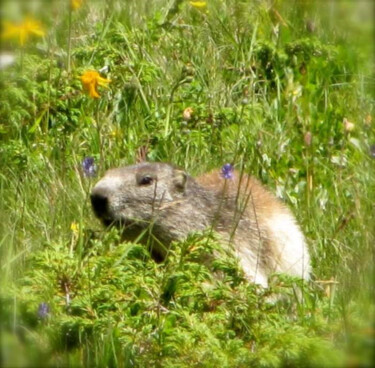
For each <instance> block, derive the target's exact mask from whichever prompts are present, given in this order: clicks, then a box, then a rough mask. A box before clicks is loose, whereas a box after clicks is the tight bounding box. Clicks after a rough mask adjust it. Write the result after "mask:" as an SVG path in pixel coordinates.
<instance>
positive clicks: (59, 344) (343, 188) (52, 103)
mask: <svg viewBox="0 0 375 368" xmlns="http://www.w3.org/2000/svg"><path fill="white" fill-rule="evenodd" d="M32 4H36V5H35V7H34V8H33V5H32ZM2 9H3V14H4V20H14V19H16V18H17V17H21V18H22V16H23V15H24V14H30V13H33V14H34V15H33V16H34V18H37V19H38V20H40V21H41V22H42V23H43V24H44V27H45V31H46V34H45V37H44V38H38V37H37V36H34V37H33V38H31V39H29V40H28V42H27V43H26V44H25V45H24V47H19V46H18V45H17V42H16V41H14V40H3V42H2V50H3V51H8V52H12V53H13V54H14V55H15V57H16V62H15V64H13V65H11V66H10V67H7V68H6V69H4V70H2V73H1V76H0V100H1V105H0V139H1V146H0V194H1V198H2V199H1V201H0V216H1V218H0V229H1V230H0V267H1V273H0V288H1V293H0V299H1V300H0V319H1V330H0V333H1V354H0V364H1V365H2V366H9V367H10V366H35V365H45V366H56V367H59V366H68V365H71V366H119V367H131V366H136V367H143V366H160V367H161V366H162V367H164V366H165V367H186V366H204V367H216V366H223V367H249V366H261V367H263V366H264V367H279V366H293V367H294V366H300V367H305V366H311V367H319V366H322V367H323V366H324V367H326V366H334V367H341V366H371V362H372V359H373V358H374V356H373V351H374V350H375V349H374V318H373V316H374V302H373V301H374V291H373V290H374V282H373V274H374V269H373V260H374V244H375V237H374V225H373V222H374V200H375V187H374V182H375V160H374V153H371V152H373V150H374V148H373V147H374V144H375V134H374V75H373V59H372V56H373V44H374V42H373V41H374V40H373V37H372V35H373V19H372V14H373V11H372V10H373V5H372V4H371V2H367V1H358V2H335V1H331V2H327V3H325V2H308V1H285V0H284V1H282V0H280V1H276V2H274V3H272V4H271V3H270V2H268V1H234V0H225V1H219V0H212V1H209V2H208V6H207V9H203V10H198V9H196V8H194V7H193V6H191V5H190V3H189V2H188V1H162V0H159V1H152V2H150V1H144V0H142V1H134V2H132V1H128V2H122V1H120V0H112V1H109V2H100V1H96V2H95V1H85V2H84V3H83V6H82V7H81V8H80V9H78V10H74V11H72V12H71V14H70V15H69V6H68V1H53V2H50V3H47V4H46V3H45V2H40V3H39V2H36V3H31V2H30V3H29V2H27V3H26V2H23V1H20V2H15V1H8V2H5V3H4V4H3V5H2ZM70 16H71V18H70V19H71V20H70V25H69V17H70ZM69 28H70V32H69ZM69 33H70V37H69ZM69 44H70V46H69ZM105 65H107V66H109V68H110V71H109V72H108V73H107V74H102V76H103V77H105V78H109V79H111V83H110V84H109V88H108V89H105V88H99V93H100V95H101V96H100V98H99V99H96V100H95V99H92V98H90V97H89V96H88V95H87V93H85V92H84V91H83V90H82V86H81V82H80V75H82V73H83V72H84V71H86V70H88V69H94V70H99V69H100V68H102V67H103V66H105ZM186 108H192V109H193V114H192V118H191V119H190V120H188V121H185V120H184V119H183V112H184V110H185V109H186ZM345 121H348V122H350V123H352V124H354V125H353V126H350V125H348V124H347V123H346V124H345ZM142 147H147V152H148V159H149V160H150V161H169V162H173V163H174V164H176V165H179V166H181V167H183V168H184V169H186V170H187V171H188V172H189V173H191V174H193V175H196V174H199V173H203V172H205V171H207V170H209V169H212V168H214V167H221V166H222V165H223V164H224V163H226V162H231V163H233V164H234V165H235V167H236V168H238V169H243V170H245V171H246V172H247V173H250V174H252V175H254V176H256V177H257V178H259V179H260V180H261V181H262V182H263V183H264V184H265V185H266V186H268V187H269V188H270V189H271V190H272V191H273V192H275V193H276V194H277V195H278V196H279V197H281V198H282V199H283V200H284V201H285V202H286V203H288V205H289V206H290V207H291V208H292V210H293V212H294V213H295V214H296V217H297V218H298V221H299V222H300V223H301V226H302V228H303V230H304V233H305V234H306V238H307V240H308V244H309V249H310V251H311V255H312V263H313V281H312V282H311V283H309V285H303V291H302V296H303V303H301V300H300V298H299V297H297V296H296V295H294V290H295V288H296V287H297V286H300V287H302V285H300V283H299V281H298V280H290V279H288V278H286V277H285V276H284V275H279V276H275V279H274V280H273V282H272V283H271V287H270V289H269V290H261V289H259V288H257V287H255V286H254V285H250V284H248V283H247V282H246V281H244V279H243V275H242V273H241V270H239V269H238V266H237V262H236V259H235V258H234V257H233V255H232V254H228V253H226V252H225V251H224V250H220V247H219V245H218V244H217V242H216V241H215V238H212V236H211V235H209V234H203V235H202V234H200V235H199V234H196V235H192V237H191V238H189V239H188V240H186V241H185V242H181V243H180V244H174V245H173V248H172V249H171V254H170V257H169V258H168V260H167V261H166V262H165V264H161V265H157V264H155V263H154V262H153V261H152V260H151V259H149V256H148V254H147V252H146V251H145V250H144V249H142V247H141V246H139V245H136V244H128V243H121V242H120V241H119V237H118V234H116V232H113V231H112V232H109V233H106V232H105V231H104V229H103V228H102V227H101V226H100V224H99V222H98V221H97V220H96V219H95V218H94V216H93V214H92V212H91V208H90V203H89V200H88V195H89V193H90V188H91V187H92V185H93V183H94V182H95V180H96V179H90V178H86V177H85V176H84V175H83V173H82V170H81V162H82V160H83V159H84V158H85V157H87V156H92V157H94V158H95V161H96V164H97V166H98V176H99V177H100V175H102V174H103V172H104V171H105V170H106V169H107V168H109V167H114V166H120V165H125V164H131V163H134V162H135V161H136V159H137V157H138V156H139V150H140V149H141V148H142ZM371 150H372V151H371ZM72 224H76V226H75V227H74V226H73V229H72ZM214 249H215V250H216V252H218V255H219V256H218V257H217V258H216V259H211V260H210V262H208V263H202V262H199V260H200V259H204V258H207V257H209V255H210V254H212V252H213V250H214ZM209 258H210V257H209ZM218 270H220V272H221V273H222V274H223V278H222V279H220V280H218V279H217V278H215V274H216V272H217V271H218ZM329 280H332V282H331V283H328V284H327V283H322V281H326V282H327V281H329ZM274 294H277V295H279V294H286V295H288V297H287V298H285V300H283V301H279V302H276V303H274V302H270V300H272V295H274ZM297 294H298V293H297ZM68 297H69V300H68V301H67V298H68ZM40 303H47V304H48V306H49V314H48V317H46V318H40V317H38V306H39V305H40Z"/></svg>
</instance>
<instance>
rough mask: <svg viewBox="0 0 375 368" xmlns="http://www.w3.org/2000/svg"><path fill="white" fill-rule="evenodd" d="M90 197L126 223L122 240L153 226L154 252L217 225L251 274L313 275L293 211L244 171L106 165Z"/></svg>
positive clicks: (113, 219) (107, 219) (108, 219)
mask: <svg viewBox="0 0 375 368" xmlns="http://www.w3.org/2000/svg"><path fill="white" fill-rule="evenodd" d="M91 201H92V205H93V209H94V212H95V214H96V215H97V217H99V218H100V219H101V220H102V222H103V223H104V224H105V225H109V224H116V225H118V226H121V227H122V228H123V229H124V232H123V233H124V238H125V239H129V240H135V239H138V238H139V237H140V235H141V234H142V232H145V229H147V228H149V229H152V233H153V236H154V237H156V238H157V239H158V242H156V243H154V244H153V245H152V252H153V255H154V256H155V258H156V259H163V258H164V257H165V255H166V253H167V248H168V246H169V244H170V242H171V241H173V240H179V239H183V238H185V237H186V236H187V235H188V234H189V233H190V232H193V231H202V230H204V229H205V228H207V227H210V226H212V227H214V229H215V230H216V231H217V232H218V233H219V234H220V235H221V237H222V241H223V244H228V243H232V244H233V246H234V248H235V250H236V252H237V255H238V257H239V260H240V263H241V265H242V267H243V269H244V271H245V273H246V275H247V277H248V278H249V279H251V280H254V281H255V282H257V283H259V284H262V285H264V286H266V285H267V277H268V275H269V274H270V273H272V272H285V273H289V274H291V275H295V276H300V277H303V278H308V276H309V273H310V259H309V254H308V251H307V248H306V245H305V241H304V236H303V234H302V232H301V230H300V229H299V227H298V225H297V224H296V221H295V219H294V216H293V215H292V213H291V212H290V211H289V209H288V208H287V207H286V206H285V205H284V204H283V203H282V202H281V201H279V200H278V199H277V198H276V197H275V196H274V195H272V194H271V193H270V192H269V191H268V190H266V189H265V188H264V187H263V186H262V185H261V184H260V183H259V182H258V181H257V180H256V179H254V178H252V177H249V176H247V175H241V174H240V173H239V172H236V171H234V172H231V175H230V179H224V178H223V176H222V173H221V172H220V171H212V172H210V173H207V174H204V175H202V176H200V177H198V178H196V179H193V178H192V177H190V176H189V175H187V174H186V173H185V172H183V171H181V170H178V169H175V168H174V167H172V166H171V165H168V164H164V163H142V164H139V165H133V166H128V167H124V168H119V169H113V170H109V171H108V172H107V173H106V175H105V176H104V178H103V179H101V180H100V181H99V182H98V183H97V184H96V186H95V187H94V189H93V191H92V195H91ZM160 244H164V247H163V246H161V245H160Z"/></svg>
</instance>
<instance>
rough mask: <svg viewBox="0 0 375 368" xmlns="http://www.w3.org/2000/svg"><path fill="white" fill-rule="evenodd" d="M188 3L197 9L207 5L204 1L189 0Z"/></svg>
mask: <svg viewBox="0 0 375 368" xmlns="http://www.w3.org/2000/svg"><path fill="white" fill-rule="evenodd" d="M189 4H190V5H191V6H194V8H197V9H204V8H205V7H206V6H207V2H206V1H189Z"/></svg>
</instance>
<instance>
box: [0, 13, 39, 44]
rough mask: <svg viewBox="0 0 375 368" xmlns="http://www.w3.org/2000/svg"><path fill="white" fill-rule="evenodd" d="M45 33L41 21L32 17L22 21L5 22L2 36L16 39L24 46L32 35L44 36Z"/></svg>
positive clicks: (4, 38) (7, 38)
mask: <svg viewBox="0 0 375 368" xmlns="http://www.w3.org/2000/svg"><path fill="white" fill-rule="evenodd" d="M44 34H45V32H44V30H43V27H42V25H41V23H40V22H39V21H37V20H35V19H32V18H30V17H27V18H25V20H24V21H23V22H21V23H11V22H4V24H3V32H2V33H1V38H2V39H3V40H9V39H16V40H17V41H18V42H19V44H20V45H21V46H23V45H24V44H25V43H26V42H27V40H28V39H29V36H30V35H35V36H39V37H43V36H44Z"/></svg>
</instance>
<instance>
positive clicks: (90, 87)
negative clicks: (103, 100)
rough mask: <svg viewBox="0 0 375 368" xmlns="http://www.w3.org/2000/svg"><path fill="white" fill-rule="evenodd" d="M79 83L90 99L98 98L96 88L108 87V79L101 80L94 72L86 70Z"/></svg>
mask: <svg viewBox="0 0 375 368" xmlns="http://www.w3.org/2000/svg"><path fill="white" fill-rule="evenodd" d="M81 82H82V86H83V88H84V89H85V90H86V91H87V92H88V93H89V96H90V97H92V98H99V97H100V95H99V93H98V86H102V87H108V83H110V82H111V81H110V80H109V79H105V78H102V77H101V76H100V74H99V73H98V72H97V71H95V70H87V71H85V72H84V73H83V74H82V75H81Z"/></svg>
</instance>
